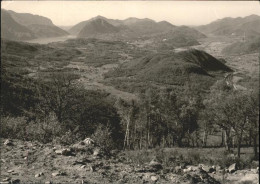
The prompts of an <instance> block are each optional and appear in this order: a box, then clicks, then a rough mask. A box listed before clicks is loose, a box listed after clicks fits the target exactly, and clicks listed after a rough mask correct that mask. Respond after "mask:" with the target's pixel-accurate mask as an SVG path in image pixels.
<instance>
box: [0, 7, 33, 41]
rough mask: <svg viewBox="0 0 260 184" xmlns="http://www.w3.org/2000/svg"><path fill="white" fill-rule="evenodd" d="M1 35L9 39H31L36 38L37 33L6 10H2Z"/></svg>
mask: <svg viewBox="0 0 260 184" xmlns="http://www.w3.org/2000/svg"><path fill="white" fill-rule="evenodd" d="M1 37H2V38H5V39H9V40H30V39H34V38H36V35H35V34H34V33H33V32H32V31H31V30H30V29H28V28H27V27H26V26H23V25H21V24H19V23H17V22H16V21H15V20H14V19H13V18H12V17H11V15H10V14H9V13H8V12H7V11H6V10H1Z"/></svg>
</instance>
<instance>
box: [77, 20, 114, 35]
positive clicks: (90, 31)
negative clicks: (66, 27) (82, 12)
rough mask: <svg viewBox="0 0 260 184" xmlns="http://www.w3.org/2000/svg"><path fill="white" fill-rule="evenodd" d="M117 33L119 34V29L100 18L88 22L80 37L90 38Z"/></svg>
mask: <svg viewBox="0 0 260 184" xmlns="http://www.w3.org/2000/svg"><path fill="white" fill-rule="evenodd" d="M117 32H119V28H117V27H115V26H113V25H112V24H109V23H108V22H107V21H106V20H104V19H101V18H99V19H95V20H92V21H89V22H87V23H86V25H85V26H84V27H83V28H82V29H81V31H80V32H79V34H78V37H89V36H93V35H98V34H109V33H117Z"/></svg>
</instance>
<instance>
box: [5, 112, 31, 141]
mask: <svg viewBox="0 0 260 184" xmlns="http://www.w3.org/2000/svg"><path fill="white" fill-rule="evenodd" d="M26 126H27V120H26V119H25V117H17V118H14V117H9V116H8V117H2V118H1V129H0V133H1V136H2V137H3V138H12V139H23V140H25V139H26V138H27V136H26V128H25V127H26Z"/></svg>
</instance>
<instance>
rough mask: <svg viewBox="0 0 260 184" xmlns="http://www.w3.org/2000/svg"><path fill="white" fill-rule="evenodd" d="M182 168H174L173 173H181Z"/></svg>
mask: <svg viewBox="0 0 260 184" xmlns="http://www.w3.org/2000/svg"><path fill="white" fill-rule="evenodd" d="M182 169H183V168H182V166H176V167H175V168H174V171H175V173H181V172H182Z"/></svg>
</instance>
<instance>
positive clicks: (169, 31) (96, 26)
mask: <svg viewBox="0 0 260 184" xmlns="http://www.w3.org/2000/svg"><path fill="white" fill-rule="evenodd" d="M68 31H69V32H70V33H71V34H74V35H76V36H77V37H79V38H93V37H94V38H101V39H110V40H118V39H119V40H121V39H127V40H129V39H143V40H150V41H151V42H152V43H159V44H157V46H159V47H162V48H164V49H166V47H167V48H168V49H172V48H173V47H183V46H192V45H197V44H199V42H198V41H197V39H199V38H204V37H206V36H205V35H204V34H202V33H200V32H199V31H197V30H196V29H193V28H190V27H187V26H175V25H172V24H171V23H169V22H167V21H161V22H155V21H154V20H151V19H147V18H145V19H138V18H133V17H131V18H128V19H125V20H117V19H108V18H105V17H102V16H97V17H94V18H91V19H89V20H86V21H83V22H80V23H78V24H76V25H75V26H73V27H72V28H71V29H69V30H68ZM160 43H161V44H160Z"/></svg>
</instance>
